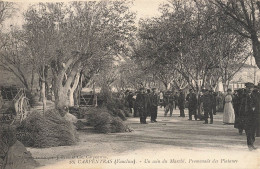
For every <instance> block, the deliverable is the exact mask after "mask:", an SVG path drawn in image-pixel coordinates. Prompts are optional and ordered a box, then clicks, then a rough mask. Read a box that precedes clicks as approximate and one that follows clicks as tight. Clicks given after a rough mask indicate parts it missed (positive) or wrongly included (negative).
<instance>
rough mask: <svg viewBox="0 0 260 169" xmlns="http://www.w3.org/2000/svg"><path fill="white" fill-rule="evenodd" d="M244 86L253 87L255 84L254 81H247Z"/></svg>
mask: <svg viewBox="0 0 260 169" xmlns="http://www.w3.org/2000/svg"><path fill="white" fill-rule="evenodd" d="M245 86H246V87H247V88H253V87H254V86H255V85H254V83H251V82H247V83H245Z"/></svg>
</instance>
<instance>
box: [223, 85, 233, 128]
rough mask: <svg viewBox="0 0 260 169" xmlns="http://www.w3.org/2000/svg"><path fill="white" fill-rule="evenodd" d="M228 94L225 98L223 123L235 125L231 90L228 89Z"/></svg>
mask: <svg viewBox="0 0 260 169" xmlns="http://www.w3.org/2000/svg"><path fill="white" fill-rule="evenodd" d="M227 92H228V93H227V95H226V97H225V105H224V115H223V123H225V124H234V123H235V112H234V108H233V104H232V91H231V89H228V90H227Z"/></svg>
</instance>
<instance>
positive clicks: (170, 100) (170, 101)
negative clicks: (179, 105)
mask: <svg viewBox="0 0 260 169" xmlns="http://www.w3.org/2000/svg"><path fill="white" fill-rule="evenodd" d="M165 105H166V106H165V112H164V116H165V117H166V116H167V114H168V112H169V111H170V116H172V113H173V108H174V106H175V97H174V94H173V92H172V91H167V93H166V97H165Z"/></svg>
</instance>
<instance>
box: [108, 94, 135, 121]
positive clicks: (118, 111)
mask: <svg viewBox="0 0 260 169" xmlns="http://www.w3.org/2000/svg"><path fill="white" fill-rule="evenodd" d="M106 107H107V109H108V110H109V111H111V112H112V113H113V115H115V116H118V117H120V118H121V119H122V120H126V118H125V117H130V112H129V110H128V108H127V107H126V106H125V104H124V101H123V100H121V99H118V98H112V99H110V100H108V101H107V103H106Z"/></svg>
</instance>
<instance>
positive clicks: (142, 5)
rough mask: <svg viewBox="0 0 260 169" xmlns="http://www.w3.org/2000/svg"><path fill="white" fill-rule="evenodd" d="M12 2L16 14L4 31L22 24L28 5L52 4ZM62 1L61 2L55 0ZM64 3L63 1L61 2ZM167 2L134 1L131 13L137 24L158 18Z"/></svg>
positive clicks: (164, 0) (45, 0) (154, 0)
mask: <svg viewBox="0 0 260 169" xmlns="http://www.w3.org/2000/svg"><path fill="white" fill-rule="evenodd" d="M11 1H12V2H16V3H17V12H16V13H15V14H14V15H13V17H12V18H11V19H8V20H7V21H6V22H5V26H4V29H5V30H8V29H9V28H10V25H17V26H21V25H22V23H23V15H22V14H23V12H24V11H25V10H26V9H27V8H28V6H29V5H30V4H34V3H37V2H54V1H52V0H41V1H39V0H35V1H32V0H29V1H28V0H26V1H25V0H11ZM55 1H56V2H57V1H62V0H55ZM63 1H64V0H63ZM164 2H167V0H134V5H133V6H132V11H134V12H137V23H138V20H139V19H140V18H147V17H153V16H158V15H159V12H158V8H159V5H160V4H162V3H164Z"/></svg>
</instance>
